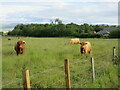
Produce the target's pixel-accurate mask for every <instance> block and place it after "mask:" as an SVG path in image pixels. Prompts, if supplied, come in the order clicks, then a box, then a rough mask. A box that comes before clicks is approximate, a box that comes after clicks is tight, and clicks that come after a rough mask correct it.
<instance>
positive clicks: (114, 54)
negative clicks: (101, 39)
mask: <svg viewBox="0 0 120 90" xmlns="http://www.w3.org/2000/svg"><path fill="white" fill-rule="evenodd" d="M115 57H116V48H115V47H113V59H115Z"/></svg>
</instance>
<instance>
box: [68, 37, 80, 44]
mask: <svg viewBox="0 0 120 90" xmlns="http://www.w3.org/2000/svg"><path fill="white" fill-rule="evenodd" d="M69 44H80V40H79V38H74V39H70V41H69Z"/></svg>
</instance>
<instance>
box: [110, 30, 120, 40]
mask: <svg viewBox="0 0 120 90" xmlns="http://www.w3.org/2000/svg"><path fill="white" fill-rule="evenodd" d="M109 37H110V38H120V29H116V30H113V31H111V32H110V35H109Z"/></svg>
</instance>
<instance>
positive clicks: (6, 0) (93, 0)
mask: <svg viewBox="0 0 120 90" xmlns="http://www.w3.org/2000/svg"><path fill="white" fill-rule="evenodd" d="M0 2H119V0H29V1H28V0H0Z"/></svg>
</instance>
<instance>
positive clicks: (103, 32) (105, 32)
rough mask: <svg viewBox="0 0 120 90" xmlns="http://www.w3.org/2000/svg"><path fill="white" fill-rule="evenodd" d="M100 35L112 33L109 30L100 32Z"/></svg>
mask: <svg viewBox="0 0 120 90" xmlns="http://www.w3.org/2000/svg"><path fill="white" fill-rule="evenodd" d="M98 33H102V34H109V33H110V32H109V31H107V30H103V31H99V32H98Z"/></svg>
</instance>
